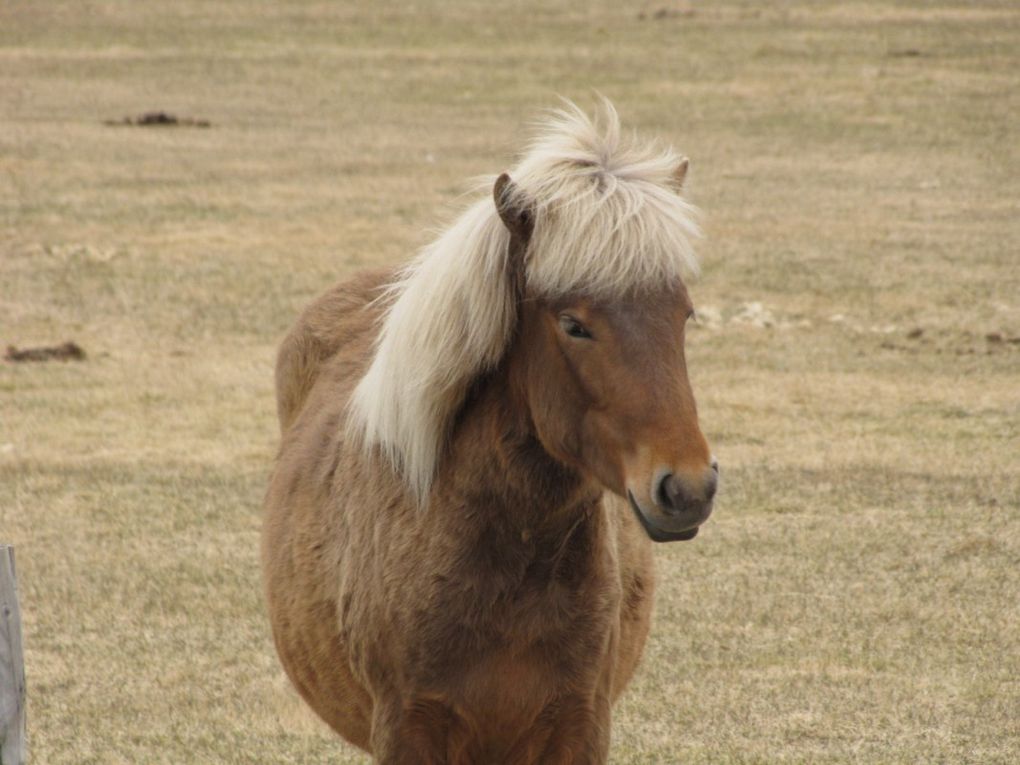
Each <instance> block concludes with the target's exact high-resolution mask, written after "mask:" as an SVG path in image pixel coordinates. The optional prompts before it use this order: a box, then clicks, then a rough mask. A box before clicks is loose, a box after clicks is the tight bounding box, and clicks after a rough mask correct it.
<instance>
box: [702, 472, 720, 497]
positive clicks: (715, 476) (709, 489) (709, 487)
mask: <svg viewBox="0 0 1020 765" xmlns="http://www.w3.org/2000/svg"><path fill="white" fill-rule="evenodd" d="M718 488H719V468H718V467H716V464H715V463H713V464H712V472H711V473H709V475H708V480H707V481H705V501H706V502H711V501H712V498H713V497H714V496H715V492H716V490H717V489H718Z"/></svg>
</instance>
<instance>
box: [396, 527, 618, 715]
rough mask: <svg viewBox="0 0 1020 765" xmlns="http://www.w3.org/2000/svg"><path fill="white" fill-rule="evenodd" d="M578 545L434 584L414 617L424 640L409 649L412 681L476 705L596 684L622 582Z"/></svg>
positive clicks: (488, 564)
mask: <svg viewBox="0 0 1020 765" xmlns="http://www.w3.org/2000/svg"><path fill="white" fill-rule="evenodd" d="M576 547H577V548H578V549H574V548H573V547H571V546H569V545H568V546H566V549H565V550H560V553H561V554H560V555H558V556H543V555H539V556H531V558H530V560H528V556H527V555H525V556H523V558H522V559H521V560H518V561H513V560H510V561H508V560H507V559H506V558H505V557H504V559H503V560H502V561H496V562H495V564H494V563H493V561H491V560H489V561H486V562H485V564H484V565H480V566H478V567H477V568H475V569H473V570H472V569H468V570H467V571H461V572H459V573H458V574H457V575H450V576H441V577H437V578H436V579H435V580H434V585H433V587H432V589H431V591H430V592H429V594H428V597H425V598H423V599H422V600H421V601H420V602H421V604H422V605H421V606H420V607H419V608H418V609H416V610H415V613H414V615H413V618H412V619H411V624H412V625H413V631H414V633H415V634H417V635H419V636H421V637H422V638H423V640H421V641H420V642H416V643H415V644H414V645H413V646H411V647H410V649H409V653H408V655H407V664H408V670H409V671H410V672H411V674H413V675H414V676H416V677H417V678H418V680H419V682H420V683H421V684H422V685H423V686H424V687H428V688H439V687H458V688H460V689H462V690H463V692H464V693H465V695H467V696H471V697H474V698H476V700H480V699H482V698H485V697H488V698H489V699H490V700H491V699H492V698H503V699H513V698H514V697H516V696H517V695H518V694H523V697H526V698H529V699H536V698H544V697H545V696H546V695H548V694H549V693H553V692H555V687H556V686H562V685H563V684H564V683H567V684H573V683H577V684H580V685H584V684H586V683H588V682H590V681H591V678H589V677H587V669H588V668H591V667H592V666H597V662H595V663H593V661H592V659H593V657H596V656H599V655H601V654H602V653H603V652H604V650H605V649H606V646H607V645H608V643H609V640H610V638H611V633H612V629H613V626H614V625H615V624H616V622H617V619H616V617H617V616H618V613H617V612H618V609H619V592H618V588H617V587H614V586H613V582H614V581H618V577H616V576H613V574H614V573H615V570H614V569H612V568H611V567H609V566H607V565H606V561H604V560H603V559H602V556H600V555H598V554H597V551H592V550H589V549H588V548H587V545H586V544H585V543H583V541H582V542H581V543H578V545H576ZM581 548H583V549H581ZM579 550H580V551H581V552H583V554H578V555H573V553H575V552H578V551H579ZM593 553H596V554H593ZM543 689H544V690H543Z"/></svg>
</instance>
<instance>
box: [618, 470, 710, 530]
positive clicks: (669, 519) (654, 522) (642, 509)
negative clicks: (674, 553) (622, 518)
mask: <svg viewBox="0 0 1020 765" xmlns="http://www.w3.org/2000/svg"><path fill="white" fill-rule="evenodd" d="M718 487H719V464H718V463H717V462H716V461H715V460H714V459H713V460H712V465H711V468H710V470H709V471H707V472H706V474H705V475H704V476H703V477H702V479H701V480H700V481H691V480H690V479H684V478H682V477H680V476H677V475H674V474H673V473H670V472H668V471H664V470H663V471H659V472H658V473H657V475H656V479H655V480H654V481H653V482H652V491H651V492H650V494H651V501H650V502H641V501H639V500H638V498H637V497H635V496H634V492H632V491H630V490H629V489H628V490H627V499H628V500H630V507H631V509H632V510H633V511H634V515H636V516H637V519H638V522H640V524H641V527H642V528H643V529H644V530H645V533H646V534H648V536H649V538H650V539H651V540H652V541H653V542H676V541H686V540H688V539H694V537H696V536H697V535H698V528H699V527H700V526H701V524H703V523H704V522H705V521H707V520H708V517H709V516H710V515H711V514H712V500H713V499H714V497H715V493H716V490H717V489H718Z"/></svg>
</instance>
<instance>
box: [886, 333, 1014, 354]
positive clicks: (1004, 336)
mask: <svg viewBox="0 0 1020 765" xmlns="http://www.w3.org/2000/svg"><path fill="white" fill-rule="evenodd" d="M903 337H904V338H905V340H906V342H901V341H899V340H898V339H897V338H895V337H893V338H889V339H887V340H884V341H883V342H882V344H881V346H882V348H884V349H885V350H888V351H902V352H906V353H918V352H919V351H921V350H928V351H931V352H934V353H936V354H951V355H956V356H970V355H974V354H985V355H987V354H992V353H1009V352H1013V351H1020V335H1010V334H1008V333H1005V332H985V333H980V332H968V331H948V330H926V329H924V328H923V327H915V328H914V329H912V330H910V331H909V332H907V333H905V334H904V336H903Z"/></svg>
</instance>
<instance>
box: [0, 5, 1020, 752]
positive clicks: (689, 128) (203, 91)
mask: <svg viewBox="0 0 1020 765" xmlns="http://www.w3.org/2000/svg"><path fill="white" fill-rule="evenodd" d="M595 91H598V92H601V93H603V94H605V95H606V96H608V97H610V98H611V99H612V100H613V101H614V102H615V103H616V105H617V106H618V108H619V110H620V112H621V114H622V116H623V119H624V121H625V122H626V123H627V124H628V125H630V126H633V127H634V128H637V129H638V130H640V131H641V132H642V133H643V134H646V135H651V136H658V137H659V138H660V139H661V140H663V141H664V142H669V143H671V144H673V145H674V146H676V147H677V148H678V149H679V150H681V151H683V152H685V153H686V154H688V155H689V156H690V157H691V159H692V170H691V173H690V175H689V182H688V185H689V189H690V194H691V197H692V198H693V200H694V201H695V202H696V203H697V204H698V205H699V206H700V207H701V208H702V209H703V211H704V216H703V222H704V228H705V232H706V238H705V240H704V242H703V243H702V244H701V247H700V253H701V257H702V263H703V272H704V274H703V277H702V279H701V280H700V281H699V282H698V283H696V284H693V285H692V286H691V292H692V296H693V298H694V301H695V304H696V306H697V307H698V308H699V309H700V310H701V316H702V319H701V324H700V326H699V328H697V329H695V330H693V331H692V332H691V333H690V338H689V357H690V359H689V361H690V369H691V378H692V382H693V384H694V387H695V392H696V394H697V396H698V400H699V407H700V416H701V421H702V427H703V429H704V431H705V433H706V435H707V436H708V438H709V440H710V441H711V443H712V446H713V449H714V451H715V453H716V455H717V456H718V458H719V460H720V463H721V465H722V487H721V490H720V494H719V499H718V504H717V508H716V512H715V515H714V516H713V518H712V520H711V521H710V523H709V524H708V525H707V526H706V527H705V528H704V529H703V530H702V533H701V534H700V535H699V536H698V538H697V540H695V541H693V542H691V543H685V544H676V545H673V546H663V547H660V548H657V557H658V563H659V569H660V572H661V588H660V591H659V594H658V610H657V617H656V621H655V625H654V627H653V632H652V637H651V642H650V645H649V647H648V650H647V653H646V655H645V659H644V663H643V665H642V668H641V670H640V671H639V674H638V676H637V678H636V681H635V683H634V685H633V686H632V688H631V690H630V692H629V693H628V695H627V696H626V698H625V700H624V701H623V702H622V703H621V705H620V706H619V707H618V709H617V713H616V716H615V722H614V731H613V735H614V743H613V756H612V761H613V762H614V763H675V762H683V763H711V764H712V765H718V764H719V763H850V762H855V763H856V762H867V763H932V762H952V763H965V762H966V763H1012V762H1016V761H1017V760H1018V759H1020V712H1018V710H1020V683H1018V678H1020V597H1018V592H1020V574H1018V571H1020V478H1018V475H1020V340H1018V338H1020V140H1018V133H1017V119H1018V115H1020V9H1018V8H1017V7H1016V5H1015V4H1011V3H1000V2H962V1H961V2H956V3H951V2H924V3H914V2H893V1H892V0H889V1H887V2H856V3H850V4H847V3H814V2H811V3H808V2H800V3H796V2H794V3H783V4H766V3H747V2H719V3H694V2H691V3H654V2H652V3H640V2H639V3H625V2H595V3H587V4H580V3H578V4H568V3H563V2H547V1H546V2H522V3H502V4H491V3H487V2H480V0H458V1H457V2H444V3H442V4H440V3H435V4H428V3H416V4H406V3H403V2H371V3H370V2H367V1H366V2H350V3H336V4H333V3H322V2H291V3H276V2H248V1H245V2H241V0H222V1H221V2H216V3H208V2H198V0H181V1H180V2H175V3H166V2H151V1H146V2H138V1H136V0H107V1H105V2H89V3H79V2H55V1H54V2H47V3H28V2H14V3H6V4H4V7H3V8H2V9H0V343H2V345H3V346H6V345H8V344H10V345H15V346H18V347H19V348H24V347H36V346H46V345H53V346H57V345H61V344H62V343H64V342H66V341H73V342H75V343H77V344H78V345H79V346H80V347H81V348H82V349H83V350H84V352H85V353H86V358H85V360H82V361H78V360H73V359H72V360H67V361H59V360H49V361H40V362H14V361H3V362H0V541H3V542H7V543H13V544H14V545H15V547H16V550H17V560H18V570H19V585H20V588H21V601H22V603H21V607H22V612H23V619H24V631H25V636H24V637H25V649H26V657H25V660H26V668H27V678H28V684H29V725H30V731H29V735H30V740H29V747H30V754H31V755H32V756H33V759H34V761H35V762H39V763H120V762H123V763H143V762H144V763H176V762H181V761H189V762H210V763H251V762H266V763H269V762H273V763H277V762H280V763H286V762H295V763H298V762H300V763H320V762H321V763H326V762H330V763H336V762H341V763H364V762H366V760H365V759H364V758H363V757H362V756H361V755H359V754H358V753H357V752H356V751H354V750H352V749H349V748H347V747H345V746H344V745H343V744H341V743H340V742H339V741H338V740H337V739H336V738H334V737H333V736H332V734H330V733H329V732H328V731H326V730H324V729H323V728H322V727H320V726H319V725H318V724H317V723H315V722H314V720H312V719H311V717H310V716H309V715H308V714H307V713H306V712H305V711H304V709H303V707H302V706H301V705H300V703H299V702H298V701H297V699H296V697H295V696H294V695H293V693H292V692H291V691H290V689H289V687H288V686H287V684H286V682H285V680H284V678H283V676H282V672H281V670H280V668H279V665H278V663H277V661H276V658H275V656H274V654H273V649H272V645H271V641H270V637H269V633H268V628H267V621H266V617H265V614H264V613H263V607H262V602H261V592H260V582H259V570H258V556H257V550H258V533H259V526H260V517H259V504H260V500H261V497H262V492H263V490H264V487H265V485H266V479H267V475H268V472H269V469H270V465H271V462H272V458H273V453H274V449H275V444H276V439H277V433H276V422H275V417H274V404H273V392H272V364H273V354H274V349H275V346H276V344H277V343H278V341H279V340H280V338H281V337H282V335H283V333H284V332H285V330H286V328H287V326H288V324H289V322H291V321H292V319H293V318H294V316H295V315H296V313H297V311H298V310H299V309H300V308H301V306H302V305H304V304H305V303H306V302H307V301H309V300H310V299H311V298H312V297H313V296H314V295H315V294H316V293H318V292H319V291H321V290H322V289H323V288H324V287H326V286H327V285H328V284H330V283H331V282H332V281H334V280H336V279H338V278H341V277H344V276H347V275H349V274H351V273H353V272H354V271H356V270H357V269H359V268H361V267H364V266H369V265H374V264H383V263H397V262H399V261H401V260H403V259H404V258H406V257H407V256H408V255H410V254H411V253H412V252H413V251H414V250H415V249H416V248H417V247H418V246H420V245H421V244H423V243H424V242H425V241H427V240H428V238H429V236H430V235H431V234H430V232H431V231H434V230H435V228H436V227H437V226H441V225H442V224H443V223H444V222H445V221H447V220H449V218H450V215H451V214H453V212H455V211H456V210H457V209H458V208H459V207H461V206H462V205H464V204H465V200H466V197H464V196H463V194H464V192H465V191H468V190H470V188H471V184H470V182H469V179H471V178H473V177H475V176H478V175H481V174H494V173H498V172H499V171H501V170H503V169H505V168H506V167H508V166H510V165H511V164H512V162H513V155H514V151H515V150H516V149H517V148H519V147H520V146H521V144H522V141H523V140H524V138H525V136H526V135H527V132H528V127H529V124H530V123H531V121H532V120H533V119H534V118H535V117H536V116H537V115H539V114H540V112H541V110H542V109H544V108H548V107H550V106H555V105H556V103H557V96H558V95H563V96H568V97H571V98H573V99H576V100H577V101H579V102H580V103H581V104H582V105H585V106H589V107H590V106H591V105H592V104H593V103H594V102H595V95H594V94H595ZM155 111H164V112H166V113H168V114H173V115H175V116H177V117H179V118H180V119H181V120H183V122H182V123H180V124H178V125H176V126H172V125H154V126H137V125H131V124H124V122H123V121H124V119H125V118H130V119H131V120H136V119H137V118H138V117H140V116H141V115H143V114H145V113H146V112H155ZM203 120H207V121H208V122H209V123H210V124H209V126H208V127H203V126H202V125H201V121H203ZM129 121H130V120H129ZM189 121H190V122H189ZM107 122H113V123H117V122H120V123H121V124H105V123H107ZM467 198H469V197H467Z"/></svg>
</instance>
